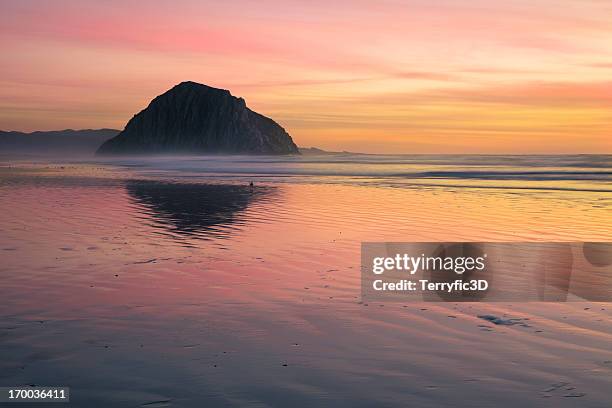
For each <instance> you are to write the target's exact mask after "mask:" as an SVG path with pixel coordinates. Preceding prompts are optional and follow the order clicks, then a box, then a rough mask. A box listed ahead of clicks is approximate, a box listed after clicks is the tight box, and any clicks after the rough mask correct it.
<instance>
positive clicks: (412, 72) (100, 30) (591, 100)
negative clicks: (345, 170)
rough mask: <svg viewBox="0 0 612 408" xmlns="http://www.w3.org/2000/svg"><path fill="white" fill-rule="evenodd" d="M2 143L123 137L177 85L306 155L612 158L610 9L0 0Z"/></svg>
mask: <svg viewBox="0 0 612 408" xmlns="http://www.w3.org/2000/svg"><path fill="white" fill-rule="evenodd" d="M0 9H1V13H0V49H1V50H2V64H0V81H1V85H0V129H2V130H25V131H31V130H51V129H64V128H76V129H78V128H100V127H110V128H119V129H122V128H123V127H124V125H125V123H126V122H127V121H128V120H129V119H130V118H131V117H132V115H133V114H135V113H136V112H138V111H140V110H142V109H143V108H144V107H146V105H147V104H148V102H149V101H150V100H151V99H152V98H153V97H155V96H156V95H158V94H161V93H163V92H164V91H165V90H167V89H168V88H170V87H171V86H173V85H174V84H176V83H179V82H181V81H185V80H192V81H196V82H201V83H205V84H207V85H210V86H215V87H219V88H225V89H229V90H230V91H231V92H232V94H233V95H236V96H242V97H244V98H245V99H246V101H247V104H248V106H249V107H250V108H251V109H253V110H255V111H258V112H260V113H262V114H264V115H267V116H270V117H272V118H273V119H275V120H276V121H277V122H279V123H280V124H281V125H282V126H283V127H285V129H286V130H287V131H288V132H289V133H290V134H291V135H292V136H293V138H294V140H295V141H296V143H297V144H298V145H300V146H317V147H321V148H325V149H330V150H351V151H361V152H397V153H432V152H433V153H455V152H458V153H489V152H491V153H510V152H512V153H576V152H577V153H583V152H584V153H589V152H590V153H603V152H607V153H612V1H610V0H509V1H504V2H497V1H490V0H472V1H468V0H463V1H461V0H412V1H360V0H351V1H329V0H326V1H319V0H314V1H313V0H310V1H294V0H284V1H266V0H258V1H231V0H227V1H201V0H194V1H116V2H114V1H87V0H79V1H60V0H55V1H26V0H23V1H10V2H9V1H5V0H0Z"/></svg>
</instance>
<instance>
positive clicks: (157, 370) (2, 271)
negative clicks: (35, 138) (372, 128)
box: [0, 154, 612, 407]
mask: <svg viewBox="0 0 612 408" xmlns="http://www.w3.org/2000/svg"><path fill="white" fill-rule="evenodd" d="M251 181H252V182H253V183H254V186H253V187H250V186H249V183H250V182H251ZM0 209H1V211H0V231H2V234H1V235H0V257H1V261H2V262H1V263H0V279H1V281H2V284H1V288H2V303H1V306H0V357H1V358H0V386H14V385H27V384H36V385H41V386H70V387H71V400H72V402H71V406H79V407H81V406H82V407H108V406H113V407H134V406H146V407H162V406H168V407H200V406H253V407H268V406H275V407H276V406H279V407H285V406H296V407H299V406H305V407H306V406H308V407H310V406H317V407H321V406H347V407H354V406H363V407H370V406H382V407H384V406H390V407H391V406H411V407H440V406H443V407H444V406H449V407H450V406H453V407H462V406H465V407H475V406H476V407H479V406H480V407H490V406H496V407H506V406H507V407H511V406H516V405H518V404H523V405H524V406H538V407H539V406H543V407H564V406H567V407H570V406H571V407H575V406H580V407H604V406H608V405H610V403H611V399H610V394H609V389H610V387H611V386H612V349H611V347H610V344H612V325H611V323H612V320H611V316H612V312H611V309H612V306H610V304H608V303H593V302H572V303H515V304H507V303H428V302H418V303H397V302H392V303H384V302H364V301H363V299H361V293H360V272H359V269H360V265H359V263H360V244H361V242H364V241H397V242H411V241H517V242H525V241H568V242H569V241H612V156H605V155H601V156H595V155H579V156H434V155H431V156H423V155H418V156H407V155H403V156H400V155H394V156H391V155H390V156H379V155H352V154H338V155H325V156H302V157H244V156H243V157H240V156H233V157H222V156H216V157H158V158H149V159H142V158H120V159H112V160H111V159H105V160H99V159H91V158H77V159H75V158H73V159H61V160H60V159H57V158H56V159H41V158H36V159H33V158H29V159H21V160H16V159H3V160H2V161H1V162H0ZM483 315H487V316H495V317H497V318H500V319H502V320H500V321H509V320H508V319H521V320H516V321H520V322H522V323H524V324H508V325H506V324H495V322H494V321H493V320H491V319H489V320H486V319H483V318H480V317H479V316H483Z"/></svg>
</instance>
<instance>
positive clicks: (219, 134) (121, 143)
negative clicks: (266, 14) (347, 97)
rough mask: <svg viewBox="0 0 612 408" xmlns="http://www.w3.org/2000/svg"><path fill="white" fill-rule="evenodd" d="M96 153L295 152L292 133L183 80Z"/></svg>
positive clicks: (240, 103) (218, 92) (222, 93)
mask: <svg viewBox="0 0 612 408" xmlns="http://www.w3.org/2000/svg"><path fill="white" fill-rule="evenodd" d="M97 153H98V154H168V153H179V154H180V153H234V154H299V151H298V148H297V146H296V145H295V143H293V140H292V139H291V136H289V134H288V133H287V132H286V131H285V130H284V129H283V128H282V127H281V126H279V125H278V124H277V123H276V122H274V121H273V120H272V119H270V118H267V117H265V116H263V115H260V114H259V113H256V112H253V111H252V110H250V109H249V108H248V107H247V106H246V103H245V101H244V99H242V98H236V97H234V96H232V94H230V92H229V91H227V90H224V89H217V88H212V87H209V86H206V85H202V84H198V83H195V82H182V83H180V84H178V85H176V86H175V87H173V88H172V89H170V90H169V91H167V92H166V93H164V94H162V95H160V96H158V97H156V98H155V99H153V101H151V103H150V104H149V106H148V107H147V108H146V109H144V110H143V111H141V112H140V113H138V114H137V115H135V116H134V117H133V118H132V119H131V120H130V121H129V122H128V124H127V125H126V127H125V129H124V130H123V131H122V132H121V133H120V134H119V135H117V136H116V137H114V138H112V139H111V140H108V141H107V142H105V143H104V144H102V146H100V148H99V149H98V152H97Z"/></svg>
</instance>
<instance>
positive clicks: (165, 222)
mask: <svg viewBox="0 0 612 408" xmlns="http://www.w3.org/2000/svg"><path fill="white" fill-rule="evenodd" d="M126 190H127V192H128V193H129V195H130V197H132V198H133V200H134V201H135V202H137V203H138V204H140V208H141V209H142V211H143V212H144V213H145V214H146V215H147V216H151V217H153V218H154V219H155V221H156V222H157V223H158V225H159V226H161V227H163V228H164V229H166V230H168V231H169V232H171V233H178V234H180V235H184V236H188V237H192V238H202V239H206V238H212V237H214V238H224V237H227V236H228V235H229V233H230V232H231V231H232V229H233V228H235V226H237V225H242V224H243V219H242V214H243V212H244V210H246V208H247V207H248V206H249V205H250V204H251V203H252V202H254V201H258V200H267V199H268V198H269V197H268V196H269V195H270V194H272V193H273V192H274V191H275V189H274V188H273V187H260V186H257V187H253V186H249V185H238V184H197V183H189V184H185V183H169V182H157V181H141V180H139V181H129V182H127V184H126Z"/></svg>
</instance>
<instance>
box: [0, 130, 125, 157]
mask: <svg viewBox="0 0 612 408" xmlns="http://www.w3.org/2000/svg"><path fill="white" fill-rule="evenodd" d="M119 132H120V131H119V130H116V129H82V130H73V129H65V130H51V131H36V132H30V133H26V132H15V131H2V130H0V153H27V154H39V155H56V154H71V153H72V154H93V152H95V151H96V149H97V148H98V147H99V146H100V145H101V144H102V143H104V142H106V141H107V140H108V139H110V138H112V137H115V136H117V134H118V133H119Z"/></svg>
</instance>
